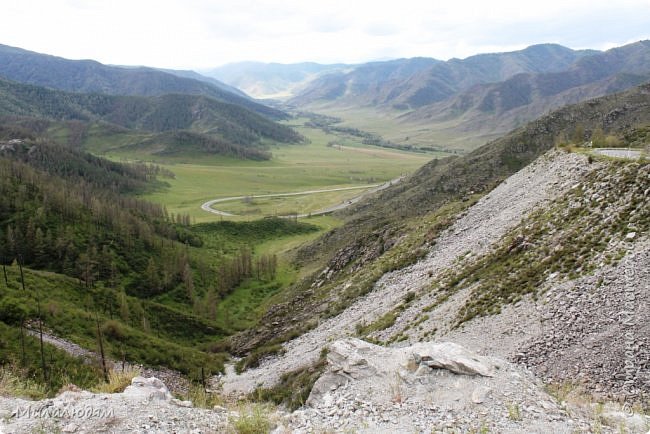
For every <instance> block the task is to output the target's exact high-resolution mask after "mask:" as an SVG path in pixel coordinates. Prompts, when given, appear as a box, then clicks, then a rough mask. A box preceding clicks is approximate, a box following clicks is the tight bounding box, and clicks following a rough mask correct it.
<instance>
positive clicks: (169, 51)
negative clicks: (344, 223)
mask: <svg viewBox="0 0 650 434" xmlns="http://www.w3.org/2000/svg"><path fill="white" fill-rule="evenodd" d="M0 11H1V12H0V13H1V14H2V20H1V24H0V44H5V45H11V46H15V47H20V48H25V49H28V50H32V51H37V52H41V53H47V54H53V55H57V56H61V57H66V58H70V59H95V60H98V61H100V62H102V63H107V64H116V65H147V66H153V67H160V68H175V69H207V68H212V67H216V66H219V65H222V64H226V63H232V62H239V61H245V60H254V61H261V62H278V63H295V62H303V61H313V62H319V63H361V62H366V61H370V60H385V59H392V58H401V57H416V56H422V57H433V58H436V59H440V60H447V59H450V58H454V57H456V58H465V57H468V56H471V55H474V54H478V53H486V52H502V51H512V50H518V49H522V48H525V47H527V46H529V45H532V44H537V43H559V44H562V45H565V46H567V47H570V48H574V49H581V48H592V49H598V50H604V49H609V48H612V47H615V46H620V45H624V44H626V43H630V42H635V41H638V40H642V39H650V0H615V1H613V0H605V1H603V0H575V1H574V0H544V1H535V2H528V1H525V0H517V1H511V0H492V1H487V0H486V1H467V0H446V1H444V2H441V1H439V0H389V1H385V0H374V1H367V0H311V1H310V0H128V1H126V0H110V1H108V0H0Z"/></svg>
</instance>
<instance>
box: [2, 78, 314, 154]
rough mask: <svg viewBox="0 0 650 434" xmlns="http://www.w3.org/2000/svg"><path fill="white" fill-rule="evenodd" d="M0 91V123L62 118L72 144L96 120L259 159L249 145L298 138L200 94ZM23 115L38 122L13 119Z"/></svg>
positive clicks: (10, 85)
mask: <svg viewBox="0 0 650 434" xmlns="http://www.w3.org/2000/svg"><path fill="white" fill-rule="evenodd" d="M0 96H1V98H0V116H2V117H4V123H5V124H7V123H9V124H19V125H22V126H23V127H25V128H28V129H30V130H35V129H37V130H41V132H44V131H46V130H47V128H48V127H49V125H47V122H48V121H66V122H68V124H67V126H68V127H69V129H70V130H73V131H69V132H68V135H70V134H72V135H76V136H78V137H77V139H78V140H76V143H74V144H75V145H83V136H84V135H85V134H86V133H87V130H88V128H90V126H91V125H92V124H95V123H97V122H103V123H106V124H110V125H115V126H118V127H122V128H126V129H127V130H130V131H131V132H132V133H135V132H137V131H144V132H150V133H163V132H172V133H173V134H165V135H163V136H161V137H160V139H161V142H162V143H163V144H169V143H170V140H171V139H173V138H174V137H179V138H180V139H181V140H179V141H176V142H174V143H172V146H171V148H173V149H172V151H173V152H182V146H183V144H184V143H186V142H187V141H188V138H191V141H192V143H193V144H192V146H194V148H195V150H196V149H199V150H201V151H202V152H204V153H216V154H225V155H233V156H238V157H242V158H255V159H260V158H268V157H265V154H264V152H261V151H260V150H256V149H254V147H255V146H259V145H261V144H262V143H263V142H266V141H270V142H275V143H297V142H299V141H301V140H302V137H301V136H300V135H299V134H297V133H296V132H295V131H294V130H293V129H291V128H289V127H287V126H284V125H280V124H278V123H276V122H274V121H271V120H269V119H267V118H265V117H263V116H261V115H258V114H256V113H253V112H251V111H250V110H247V109H246V108H243V107H241V106H238V105H234V104H229V103H224V102H220V101H217V100H214V99H211V98H207V97H203V96H196V95H181V94H172V95H163V96H156V97H139V96H114V95H101V94H80V93H68V92H63V91H57V90H51V89H47V88H43V87H38V86H31V85H24V84H19V83H15V82H11V81H7V80H2V79H0ZM25 117H27V118H30V119H34V118H36V119H39V121H30V122H25V121H24V119H23V120H20V119H18V120H17V119H16V118H25ZM70 122H72V123H70ZM181 130H187V131H191V132H192V133H193V134H191V135H190V134H185V135H181V136H179V135H178V134H177V133H176V132H178V131H181ZM122 133H129V131H122ZM202 135H207V136H209V137H203V136H202ZM146 140H147V141H149V142H150V141H151V140H157V137H156V136H151V135H150V136H147V137H146ZM138 142H139V140H138V139H137V138H134V139H133V140H132V141H131V143H130V144H131V145H132V146H135V145H137V144H138ZM207 143H209V144H207ZM243 148H247V149H243ZM250 148H253V149H250Z"/></svg>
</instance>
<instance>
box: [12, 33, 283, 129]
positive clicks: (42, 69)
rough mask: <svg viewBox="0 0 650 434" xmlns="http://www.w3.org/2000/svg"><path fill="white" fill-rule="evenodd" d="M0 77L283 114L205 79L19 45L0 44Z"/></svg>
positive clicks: (69, 88)
mask: <svg viewBox="0 0 650 434" xmlns="http://www.w3.org/2000/svg"><path fill="white" fill-rule="evenodd" d="M0 76H2V77H5V78H7V79H10V80H14V81H17V82H21V83H25V84H33V85H39V86H44V87H50V88H53V89H58V90H64V91H68V92H85V93H104V94H112V95H138V96H160V95H163V94H167V93H187V94H193V95H204V96H208V97H211V98H215V99H218V100H220V101H224V102H229V103H232V104H238V105H242V106H244V107H246V108H248V109H250V110H252V111H254V112H256V113H258V114H262V115H264V116H268V117H271V118H274V119H282V118H284V117H286V115H285V114H284V113H282V112H280V111H279V110H276V109H272V108H270V107H267V106H265V105H262V104H260V103H258V102H255V101H253V100H251V99H250V98H249V97H245V96H242V95H241V92H232V91H231V90H228V86H227V85H225V84H221V85H219V86H217V85H215V84H214V83H211V82H209V80H207V81H206V80H202V81H200V80H197V79H196V78H190V77H183V76H180V75H179V72H176V73H170V72H165V71H161V70H157V69H154V68H147V67H119V66H109V65H104V64H102V63H100V62H97V61H95V60H70V59H65V58H62V57H57V56H52V55H48V54H41V53H36V52H33V51H28V50H24V49H22V48H17V47H10V46H7V45H1V44H0Z"/></svg>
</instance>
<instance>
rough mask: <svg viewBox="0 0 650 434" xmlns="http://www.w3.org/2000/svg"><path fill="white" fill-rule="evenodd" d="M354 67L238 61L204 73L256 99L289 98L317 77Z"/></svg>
mask: <svg viewBox="0 0 650 434" xmlns="http://www.w3.org/2000/svg"><path fill="white" fill-rule="evenodd" d="M350 68H352V66H350V65H344V64H332V65H322V64H318V63H313V62H304V63H293V64H281V63H262V62H238V63H230V64H228V65H224V66H220V67H218V68H214V69H210V70H206V71H204V73H205V74H206V75H209V76H210V77H214V78H216V79H218V80H221V81H223V82H225V83H228V84H229V85H231V86H234V87H236V88H239V89H242V90H243V91H244V92H246V93H248V94H249V95H252V96H254V97H256V98H287V97H290V96H291V95H293V94H294V93H295V92H298V91H299V89H300V88H302V87H303V86H305V85H306V84H307V83H308V82H310V81H311V80H313V79H315V78H316V77H318V76H320V75H323V74H328V73H334V72H339V71H345V70H347V69H350Z"/></svg>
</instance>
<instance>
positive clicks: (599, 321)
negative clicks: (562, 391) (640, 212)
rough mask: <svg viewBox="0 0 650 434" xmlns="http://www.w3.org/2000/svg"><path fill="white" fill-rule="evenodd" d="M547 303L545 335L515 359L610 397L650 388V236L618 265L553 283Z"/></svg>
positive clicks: (553, 378)
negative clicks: (578, 277)
mask: <svg viewBox="0 0 650 434" xmlns="http://www.w3.org/2000/svg"><path fill="white" fill-rule="evenodd" d="M543 306H544V307H543V310H542V312H541V316H542V318H541V319H542V323H541V324H542V328H541V333H540V334H539V335H538V336H537V337H536V338H534V339H533V340H532V341H531V342H529V343H526V345H523V346H522V348H521V352H520V353H519V354H517V355H516V356H515V358H514V359H515V361H518V362H522V363H525V364H526V365H528V366H530V367H532V368H533V369H534V371H535V372H536V373H537V374H539V375H540V376H541V377H542V378H544V379H545V380H547V381H567V382H579V383H580V385H581V386H582V387H584V388H585V389H587V390H588V391H591V392H593V393H595V394H596V395H602V396H603V397H610V398H625V399H630V398H631V399H638V398H640V397H641V396H642V395H643V394H645V395H646V396H647V395H648V394H649V393H650V242H649V241H644V242H640V243H638V244H637V246H636V249H635V251H633V252H631V254H630V255H628V256H626V257H625V258H624V259H623V260H622V261H621V262H620V263H619V264H618V265H616V266H614V267H611V266H610V267H604V268H602V269H600V270H599V271H597V272H596V273H595V274H594V275H592V276H586V277H583V278H580V279H577V280H575V281H568V282H565V283H563V284H561V285H556V286H552V287H551V289H549V291H548V292H547V293H546V294H545V300H544V303H543Z"/></svg>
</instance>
